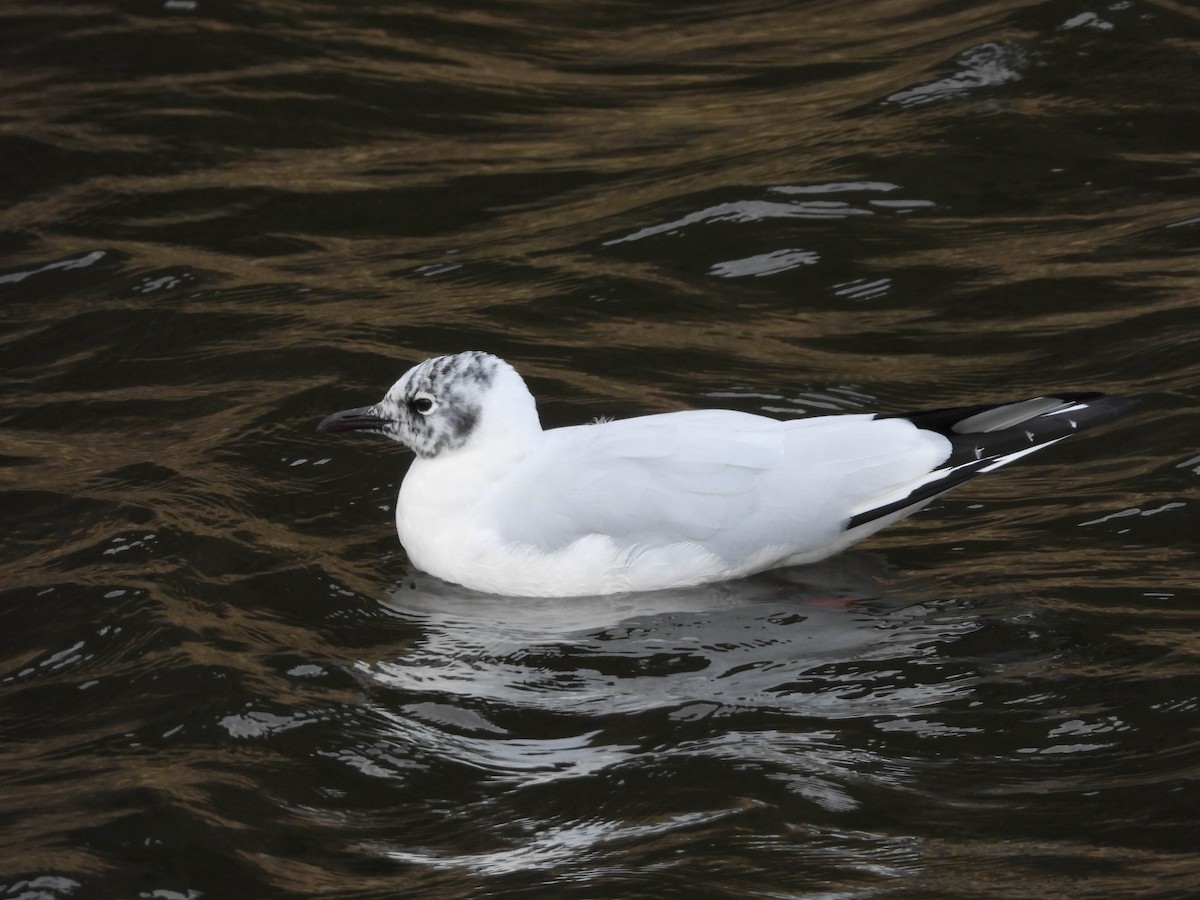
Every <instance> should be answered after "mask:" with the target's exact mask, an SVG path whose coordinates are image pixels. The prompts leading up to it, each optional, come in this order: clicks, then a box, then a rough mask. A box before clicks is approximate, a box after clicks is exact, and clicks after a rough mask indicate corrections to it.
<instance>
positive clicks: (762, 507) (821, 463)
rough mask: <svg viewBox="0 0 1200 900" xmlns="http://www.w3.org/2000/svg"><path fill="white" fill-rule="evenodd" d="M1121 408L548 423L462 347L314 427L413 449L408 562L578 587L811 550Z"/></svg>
mask: <svg viewBox="0 0 1200 900" xmlns="http://www.w3.org/2000/svg"><path fill="white" fill-rule="evenodd" d="M1130 405H1131V401H1126V400H1123V399H1122V398H1114V397H1109V398H1101V397H1099V396H1098V395H1073V396H1070V397H1064V398H1061V399H1060V398H1038V399H1036V400H1032V401H1022V402H1021V403H1017V404H1007V405H1001V406H989V407H972V408H969V409H962V410H941V411H934V412H931V413H924V414H918V415H914V416H912V417H880V416H875V415H870V414H866V415H862V414H856V415H839V416H822V417H817V418H808V419H796V420H791V421H778V420H775V419H771V418H767V417H764V416H756V415H751V414H749V413H742V412H733V411H729V410H695V411H688V412H676V413H666V414H662V415H652V416H643V417H640V418H633V419H623V420H617V421H611V422H603V423H597V424H593V425H577V426H572V427H567V428H555V429H551V430H549V431H544V430H543V429H542V427H541V423H540V421H539V419H538V414H537V407H536V405H535V403H534V400H533V397H532V395H531V394H530V393H529V390H528V388H527V387H526V386H525V382H524V381H523V380H522V379H521V377H520V375H518V374H517V372H516V371H515V370H514V369H513V368H512V367H511V366H509V365H508V364H507V363H505V362H504V361H503V360H501V359H499V358H497V357H494V356H491V355H489V354H486V353H479V352H467V353H460V354H457V355H454V356H448V357H438V358H436V359H431V360H427V361H426V362H424V363H421V364H420V365H418V366H416V367H414V368H413V369H411V370H410V371H409V372H407V373H406V374H405V375H404V376H403V377H402V378H401V379H400V380H399V381H398V382H396V384H395V385H394V386H393V387H392V389H391V390H390V391H388V393H387V395H386V396H385V397H384V399H383V400H382V401H381V402H380V403H378V404H376V405H375V406H370V407H362V408H359V409H353V410H347V411H345V412H341V413H335V414H334V415H332V416H329V417H328V418H326V419H325V420H324V421H323V422H322V423H321V425H320V426H319V428H320V430H322V431H349V430H365V431H373V432H378V433H383V434H386V435H387V436H389V437H392V438H393V439H395V440H399V441H401V442H403V443H405V444H406V445H408V446H409V447H411V448H412V449H413V450H414V451H415V452H416V453H417V459H416V460H414V462H413V464H412V466H411V467H410V469H409V471H408V474H407V475H406V477H405V479H404V482H403V485H402V486H401V488H400V495H399V498H398V501H397V505H396V527H397V531H398V533H399V536H400V541H401V543H402V544H403V545H404V547H405V550H406V551H407V552H408V555H409V558H410V559H411V560H412V562H413V564H414V565H416V566H417V567H418V568H420V569H423V570H424V571H426V572H429V573H431V574H433V575H436V576H438V577H440V578H443V579H445V580H447V581H452V582H455V583H458V584H462V585H465V586H466V587H469V588H473V589H475V590H480V591H486V592H489V593H497V594H509V595H526V596H573V595H583V594H608V593H614V592H619V591H641V590H655V589H660V588H668V587H682V586H686V585H692V584H699V583H701V582H707V581H716V580H721V579H727V578H736V577H739V576H743V575H748V574H751V573H753V572H759V571H763V570H765V569H770V568H774V567H777V566H785V565H795V564H801V563H808V562H814V561H816V560H818V559H822V558H824V557H826V556H829V555H831V554H833V553H837V552H839V551H840V550H843V549H845V548H846V547H848V546H850V545H851V544H853V543H855V542H857V541H859V540H861V539H862V538H864V537H866V536H867V535H869V534H872V533H874V532H875V531H878V530H879V529H880V528H883V527H884V526H886V525H887V524H889V523H890V522H893V521H895V520H896V519H899V518H903V517H904V516H907V515H909V514H910V513H912V512H914V511H915V510H916V509H918V508H920V507H921V506H923V505H924V504H926V503H928V502H929V501H930V500H932V499H933V498H934V497H936V496H937V495H938V494H940V493H942V492H944V491H945V490H948V489H949V488H950V487H953V486H954V485H955V484H958V483H960V482H961V481H963V480H965V479H966V478H969V477H971V476H972V475H974V474H977V473H978V472H979V471H983V470H986V469H990V468H995V467H996V466H998V465H1003V464H1004V463H1005V462H1008V461H1010V460H1011V459H1015V458H1017V457H1018V456H1021V455H1024V454H1025V453H1027V452H1030V451H1031V450H1034V449H1038V448H1039V447H1041V446H1044V445H1046V444H1048V443H1053V442H1055V441H1057V440H1059V439H1061V438H1062V437H1065V436H1067V435H1068V434H1070V433H1072V432H1074V431H1075V430H1077V429H1078V428H1080V427H1084V426H1085V425H1090V424H1096V423H1097V422H1100V421H1107V420H1108V419H1111V418H1114V417H1115V416H1116V415H1118V414H1120V413H1121V412H1124V411H1125V410H1126V409H1127V408H1128V407H1129V406H1130Z"/></svg>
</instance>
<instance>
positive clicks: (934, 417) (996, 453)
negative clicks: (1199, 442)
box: [847, 393, 1139, 533]
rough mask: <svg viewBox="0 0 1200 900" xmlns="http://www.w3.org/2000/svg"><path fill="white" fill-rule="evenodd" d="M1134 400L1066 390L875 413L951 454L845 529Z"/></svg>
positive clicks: (930, 495) (901, 510)
mask: <svg viewBox="0 0 1200 900" xmlns="http://www.w3.org/2000/svg"><path fill="white" fill-rule="evenodd" d="M1138 404H1139V401H1137V400H1135V399H1132V398H1129V397H1112V396H1106V395H1104V394H1096V393H1087V394H1070V393H1068V394H1057V395H1055V396H1053V397H1035V398H1033V399H1032V400H1021V401H1018V402H1016V403H1001V404H992V405H984V406H963V407H956V408H953V409H933V410H928V411H925V412H918V413H908V414H903V415H895V416H879V417H878V418H901V419H907V420H908V421H910V422H912V423H913V424H914V425H916V426H917V427H918V428H921V429H924V430H926V431H934V432H937V433H938V434H940V435H942V436H944V437H946V438H948V439H949V441H950V446H951V451H950V456H949V457H948V458H947V459H946V461H945V462H944V463H942V465H941V466H939V467H938V468H937V469H934V470H933V471H932V472H930V473H929V474H928V475H926V476H925V477H924V478H923V479H921V480H919V481H917V482H916V483H914V484H912V485H910V486H909V488H908V489H907V491H906V493H904V495H903V496H898V497H897V496H894V495H893V497H889V498H886V499H885V500H883V501H882V502H881V503H880V504H879V505H875V506H872V507H871V508H869V509H863V510H860V511H858V512H857V513H855V514H854V515H853V516H852V517H851V519H850V521H849V523H848V524H847V529H848V530H855V529H859V528H862V529H863V531H864V532H866V533H870V532H871V531H874V530H876V529H877V528H878V527H882V525H883V524H887V522H892V521H895V520H896V519H901V518H903V517H904V516H906V515H908V514H909V513H912V512H916V511H917V510H918V509H920V508H921V507H922V506H924V505H925V504H926V503H929V502H930V501H931V500H933V499H934V498H935V497H937V496H939V495H940V494H944V493H946V491H948V490H950V489H951V488H953V487H957V486H958V485H960V484H962V483H963V482H964V481H969V480H970V479H972V478H974V477H975V476H976V475H982V474H983V473H985V472H991V471H992V470H994V469H998V468H1000V467H1001V466H1006V465H1008V464H1009V463H1011V462H1015V461H1016V460H1018V459H1020V458H1021V457H1023V456H1027V455H1028V454H1030V453H1034V452H1036V451H1038V450H1041V449H1042V448H1043V447H1049V446H1050V445H1051V444H1056V443H1058V442H1059V441H1061V440H1062V439H1063V438H1068V437H1070V436H1071V435H1073V434H1075V433H1076V432H1079V431H1083V430H1084V429H1085V428H1092V427H1094V426H1096V425H1103V424H1106V423H1108V422H1111V421H1113V420H1114V419H1116V418H1118V417H1120V416H1123V415H1125V413H1127V412H1129V411H1130V410H1132V409H1133V408H1134V407H1136V406H1137V405H1138ZM881 520H883V521H881ZM863 526H867V527H863Z"/></svg>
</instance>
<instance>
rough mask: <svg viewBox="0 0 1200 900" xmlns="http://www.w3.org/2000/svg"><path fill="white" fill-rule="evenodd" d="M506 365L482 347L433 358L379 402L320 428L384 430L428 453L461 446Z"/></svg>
mask: <svg viewBox="0 0 1200 900" xmlns="http://www.w3.org/2000/svg"><path fill="white" fill-rule="evenodd" d="M502 367H503V368H504V369H507V368H508V365H507V364H506V363H505V362H503V361H502V360H501V359H499V358H497V357H495V356H492V355H491V354H490V353H482V352H480V351H478V350H468V351H467V352H465V353H456V354H454V355H453V356H438V357H435V358H434V359H427V360H425V362H423V363H421V364H420V365H417V366H414V367H413V368H411V369H409V370H408V371H407V372H406V373H404V376H403V377H402V378H401V379H400V380H399V381H397V382H396V383H395V384H394V385H392V389H391V390H389V391H388V392H387V394H386V395H385V396H384V398H383V399H382V400H381V401H379V402H378V403H376V404H375V405H374V406H363V407H359V408H358V409H347V410H344V411H343V412H338V413H334V414H333V415H331V416H328V417H327V418H326V419H324V420H323V421H322V422H321V424H320V425H318V426H317V430H318V431H334V432H337V431H370V432H374V433H376V434H383V435H386V436H387V437H390V438H391V439H392V440H394V441H400V442H401V443H402V444H405V445H407V446H408V447H409V448H410V449H411V450H412V451H413V452H414V453H416V454H417V455H418V456H421V457H425V458H426V459H428V458H432V457H434V456H437V455H438V454H439V453H441V452H442V451H444V450H457V449H458V448H459V447H461V446H463V444H465V443H466V442H467V440H468V439H469V438H470V437H471V434H472V432H474V431H475V429H476V427H478V425H479V420H480V417H481V415H482V410H483V397H484V395H485V394H486V393H487V391H488V389H489V388H490V387H491V386H492V383H493V382H494V381H495V380H496V377H497V374H498V373H499V372H500V371H501V368H502Z"/></svg>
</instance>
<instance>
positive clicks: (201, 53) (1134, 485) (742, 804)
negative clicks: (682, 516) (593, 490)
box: [0, 0, 1200, 898]
mask: <svg viewBox="0 0 1200 900" xmlns="http://www.w3.org/2000/svg"><path fill="white" fill-rule="evenodd" d="M0 27H2V28H3V31H4V34H6V35H7V36H9V38H10V40H9V42H8V48H7V49H6V50H4V51H3V52H0V72H2V74H3V79H2V81H3V84H4V85H5V97H6V100H7V102H6V104H5V109H4V114H3V122H2V123H0V169H2V170H3V173H4V175H5V177H4V178H2V179H0V197H2V198H3V201H4V202H3V203H0V359H2V360H3V365H2V366H0V510H3V512H4V520H5V524H6V531H5V537H6V540H5V542H4V545H3V548H2V549H0V575H2V582H0V819H2V820H3V822H4V827H3V828H0V845H2V847H3V852H2V853H0V858H2V859H3V860H4V862H2V863H0V896H3V897H10V896H11V897H33V896H39V897H46V896H48V897H74V896H147V897H149V896H156V897H188V898H193V897H197V896H205V897H215V896H231V897H232V896H237V897H242V896H246V895H248V894H249V895H264V896H317V895H321V896H325V895H330V894H337V895H343V894H344V895H346V896H379V897H387V896H396V895H398V894H404V895H406V896H428V897H441V896H460V895H464V896H465V895H467V894H472V895H473V894H488V895H489V896H506V895H508V896H520V897H530V896H548V897H549V896H553V897H564V896H589V897H592V896H654V897H661V896H673V895H675V894H683V893H689V894H694V893H695V892H696V891H697V890H699V891H701V892H704V893H706V894H711V895H713V896H738V897H745V896H779V895H783V894H788V895H797V896H800V895H805V896H807V895H815V894H823V895H824V894H835V893H836V894H839V895H858V894H862V893H864V892H868V891H871V892H877V891H887V892H890V893H891V894H892V895H899V896H912V897H930V896H944V897H954V896H966V895H969V896H972V897H976V896H996V897H1001V896H1018V895H1020V896H1025V895H1044V894H1046V893H1047V892H1049V893H1055V892H1062V891H1065V890H1068V889H1069V890H1073V891H1075V892H1076V893H1082V894H1083V895H1086V896H1106V897H1109V896H1134V895H1137V896H1190V895H1191V894H1194V893H1196V892H1197V891H1196V887H1197V884H1196V878H1195V875H1194V865H1192V861H1193V857H1194V848H1195V844H1196V840H1197V834H1198V825H1200V823H1198V820H1197V816H1196V813H1195V810H1196V809H1197V808H1200V803H1198V802H1197V797H1196V796H1195V790H1194V788H1193V787H1192V785H1193V784H1194V778H1193V775H1194V773H1195V769H1196V765H1197V759H1198V758H1200V757H1198V747H1200V742H1198V741H1197V740H1196V734H1195V728H1194V722H1193V720H1194V716H1195V711H1196V709H1197V708H1198V704H1200V699H1198V698H1200V666H1198V664H1197V653H1198V652H1200V648H1198V647H1197V645H1196V640H1195V637H1194V632H1195V627H1194V626H1195V621H1194V620H1195V608H1196V602H1197V600H1198V599H1200V594H1198V593H1197V585H1198V584H1200V577H1198V575H1197V564H1196V551H1195V541H1194V535H1195V533H1196V531H1197V523H1196V512H1195V505H1194V504H1193V502H1192V494H1193V493H1194V488H1195V477H1196V472H1195V471H1193V470H1194V469H1195V468H1196V466H1195V462H1196V460H1195V458H1194V457H1196V454H1197V452H1200V451H1197V449H1196V446H1197V444H1198V443H1200V439H1198V438H1197V430H1196V419H1195V415H1194V413H1193V410H1194V408H1195V405H1196V402H1197V391H1196V385H1197V384H1198V383H1200V371H1198V369H1197V366H1198V363H1197V359H1198V358H1200V355H1198V354H1197V352H1196V350H1197V347H1196V339H1195V337H1194V335H1196V334H1197V333H1200V329H1198V327H1197V325H1198V323H1197V320H1196V318H1197V317H1196V312H1195V303H1194V294H1195V288H1196V285H1197V284H1198V283H1200V268H1198V263H1197V260H1198V259H1200V257H1198V256H1197V254H1196V252H1195V251H1196V241H1197V234H1198V233H1200V232H1198V229H1200V224H1198V222H1200V219H1198V218H1197V216H1198V212H1197V208H1196V202H1195V196H1196V182H1197V178H1198V175H1200V170H1198V169H1197V166H1196V154H1195V149H1196V148H1195V146H1194V143H1195V141H1194V138H1193V135H1192V134H1191V132H1190V130H1189V129H1188V128H1187V127H1186V123H1187V122H1189V121H1190V120H1191V117H1192V116H1193V113H1194V109H1193V108H1194V96H1195V93H1196V88H1197V86H1198V84H1200V82H1198V81H1197V76H1196V75H1195V72H1196V71H1198V69H1197V67H1196V48H1197V46H1200V43H1197V39H1198V38H1200V30H1198V29H1200V17H1198V16H1197V14H1196V12H1195V11H1194V10H1192V9H1191V8H1190V7H1187V6H1186V5H1182V4H1175V3H1170V2H1151V0H1134V2H1130V3H1113V4H1106V5H1104V6H1102V7H1095V8H1088V9H1084V8H1083V7H1080V6H1079V5H1078V4H1073V3H1070V2H1065V0H1048V2H1042V3H1036V4H1032V5H1031V4H1028V3H1014V2H1011V0H1008V2H988V3H971V4H959V5H957V6H954V5H946V4H940V5H939V4H934V3H929V2H925V0H903V2H866V3H857V4H850V5H847V4H836V3H827V2H805V3H798V4H791V5H783V6H781V5H779V4H765V3H758V2H738V3H734V4H720V5H705V4H701V5H695V4H689V5H683V6H678V7H669V8H667V7H662V6H653V5H638V4H626V3H601V4H598V5H597V4H589V5H585V6H560V5H554V6H552V7H551V6H547V5H546V4H543V3H532V2H530V3H516V4H512V3H510V4H500V5H497V4H494V3H492V4H483V5H470V4H468V5H463V4H457V5H453V6H452V7H446V8H442V7H439V6H437V5H433V6H429V5H426V6H416V7H414V6H404V7H397V6H395V5H393V4H371V3H368V4H360V5H357V6H356V7H355V8H353V9H350V8H347V7H346V6H344V5H337V4H329V3H296V2H286V3H282V4H281V3H275V4H270V5H265V4H254V3H249V4H241V5H234V6H228V5H225V6H217V5H212V4H209V3H208V2H206V0H198V2H197V3H194V4H192V3H182V2H169V3H161V4H158V5H149V6H148V5H146V4H141V5H138V4H128V3H118V4H115V5H108V6H97V5H88V4H74V3H58V2H52V3H48V4H46V3H39V4H31V3H25V2H15V3H8V4H5V5H4V7H3V8H2V9H0ZM467 347H478V348H486V349H490V350H493V351H495V352H498V353H501V354H503V355H505V356H506V357H508V358H510V359H511V360H512V361H513V362H514V363H516V364H517V365H518V366H519V367H520V368H521V370H522V371H523V372H524V373H526V375H527V376H528V377H529V380H530V382H531V384H532V386H533V387H534V390H535V393H537V394H538V396H539V398H540V399H541V401H542V407H541V408H542V413H543V419H544V421H545V422H546V423H547V424H551V425H558V424H566V423H574V422H579V421H586V420H588V419H589V418H591V417H593V416H596V415H602V414H604V415H626V414H637V413H642V412H649V411H659V410H666V409H678V408H681V407H694V406H717V405H729V406H735V407H738V408H742V409H748V410H752V411H768V412H771V413H773V414H776V415H803V414H808V413H813V412H826V411H830V410H834V411H836V410H839V409H844V410H857V409H864V408H883V409H889V410H896V409H909V408H914V407H917V406H922V405H944V404H952V403H963V402H972V401H974V400H976V399H979V398H983V397H988V398H1002V397H1010V396H1012V397H1015V396H1020V395H1024V394H1026V393H1029V392H1032V391H1038V390H1042V389H1045V388H1073V389H1088V388H1093V389H1102V390H1108V391H1114V392H1122V393H1130V394H1136V395H1139V396H1141V397H1142V398H1143V400H1144V406H1143V411H1142V412H1140V413H1139V414H1138V415H1137V416H1136V417H1130V418H1129V419H1128V420H1123V421H1122V422H1120V423H1117V424H1116V425H1115V426H1114V427H1112V428H1110V429H1107V430H1105V431H1103V432H1100V433H1094V434H1093V433H1089V434H1088V435H1084V436H1081V437H1080V438H1079V439H1078V440H1076V441H1072V442H1069V443H1066V444H1064V445H1062V446H1061V447H1057V448H1055V449H1054V450H1052V451H1049V452H1047V453H1046V454H1044V455H1043V456H1040V457H1039V458H1038V459H1036V460H1031V461H1029V462H1028V464H1026V465H1024V466H1023V467H1019V468H1014V469H1013V470H1012V471H1011V472H1009V473H1006V474H1004V475H1003V476H1001V477H996V478H994V479H992V480H991V481H988V480H986V479H981V480H979V481H978V482H975V483H974V484H973V485H972V486H971V487H970V488H969V489H967V490H965V491H963V492H962V493H961V494H960V495H958V496H951V497H949V498H947V499H946V500H945V501H944V502H942V503H940V504H939V505H938V506H937V507H936V508H933V509H931V510H929V511H928V513H926V514H923V515H920V516H918V517H916V518H915V519H913V520H912V521H910V522H908V523H906V524H905V525H903V526H902V527H901V528H896V529H893V530H891V531H889V532H886V533H884V534H883V535H881V536H880V537H879V538H878V539H877V540H876V541H875V542H874V543H873V544H872V545H871V548H870V551H871V552H869V553H867V554H864V555H856V554H851V555H849V556H847V557H846V558H844V559H842V560H839V561H836V564H835V565H834V566H833V568H832V569H830V570H822V571H820V572H818V571H807V570H803V571H800V572H793V573H786V574H785V575H783V576H778V577H776V576H771V577H764V578H761V579H751V580H749V581H747V582H739V583H735V584H731V585H724V586H718V587H714V588H713V589H712V590H711V591H695V592H683V593H682V594H679V595H670V596H652V597H645V596H643V597H632V598H621V599H620V600H619V601H612V602H613V603H615V604H616V605H612V606H607V605H604V604H593V605H588V606H583V607H574V606H569V605H568V606H549V607H539V606H536V605H530V604H522V605H519V606H512V605H509V606H504V605H502V604H500V603H499V602H498V601H496V600H495V599H494V598H484V597H479V596H475V595H470V594H466V593H464V592H462V591H458V590H457V589H453V588H450V587H448V586H446V585H441V584H439V583H437V582H435V581H433V580H431V579H426V578H424V577H423V576H421V575H420V574H419V573H415V572H412V571H411V570H410V568H409V566H408V564H407V561H406V560H405V558H404V555H403V553H402V551H401V550H400V549H399V547H398V546H397V544H396V541H395V538H394V535H393V533H392V530H391V528H392V526H391V504H392V502H393V499H394V492H395V488H396V486H397V484H398V482H399V479H400V475H401V473H402V471H403V468H404V466H405V465H406V458H405V457H404V455H403V454H402V453H400V452H398V451H397V450H396V449H395V448H392V447H388V446H386V445H383V444H373V443H371V444H369V443H365V442H364V443H361V444H357V443H353V442H340V443H338V444H337V446H333V445H331V444H330V442H329V441H328V440H327V439H324V438H322V437H321V436H319V435H317V434H315V433H314V432H313V428H314V426H315V423H316V421H317V420H318V419H319V417H320V416H321V414H323V413H324V412H326V411H328V410H330V409H334V408H341V407H342V406H346V405H349V404H350V403H352V402H358V401H359V399H360V398H362V397H363V396H367V397H370V396H374V395H375V394H377V393H380V392H382V390H383V389H385V388H386V387H387V385H388V384H389V383H390V382H391V381H392V380H393V379H394V378H395V377H397V376H398V375H399V374H400V373H401V372H402V371H403V370H404V369H405V368H407V366H409V365H410V364H411V363H413V362H414V361H416V360H418V359H420V358H423V357H425V356H428V355H430V354H433V353H439V352H445V351H450V350H458V349H464V348H467ZM968 860H969V861H970V862H969V863H968V862H967V861H968Z"/></svg>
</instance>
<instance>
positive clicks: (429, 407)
mask: <svg viewBox="0 0 1200 900" xmlns="http://www.w3.org/2000/svg"><path fill="white" fill-rule="evenodd" d="M434 406H435V404H434V402H433V398H432V397H424V396H422V397H417V398H416V399H415V400H413V401H412V408H413V409H415V410H416V411H417V412H419V413H420V414H421V415H423V416H424V415H427V414H428V413H431V412H433V407H434Z"/></svg>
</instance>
